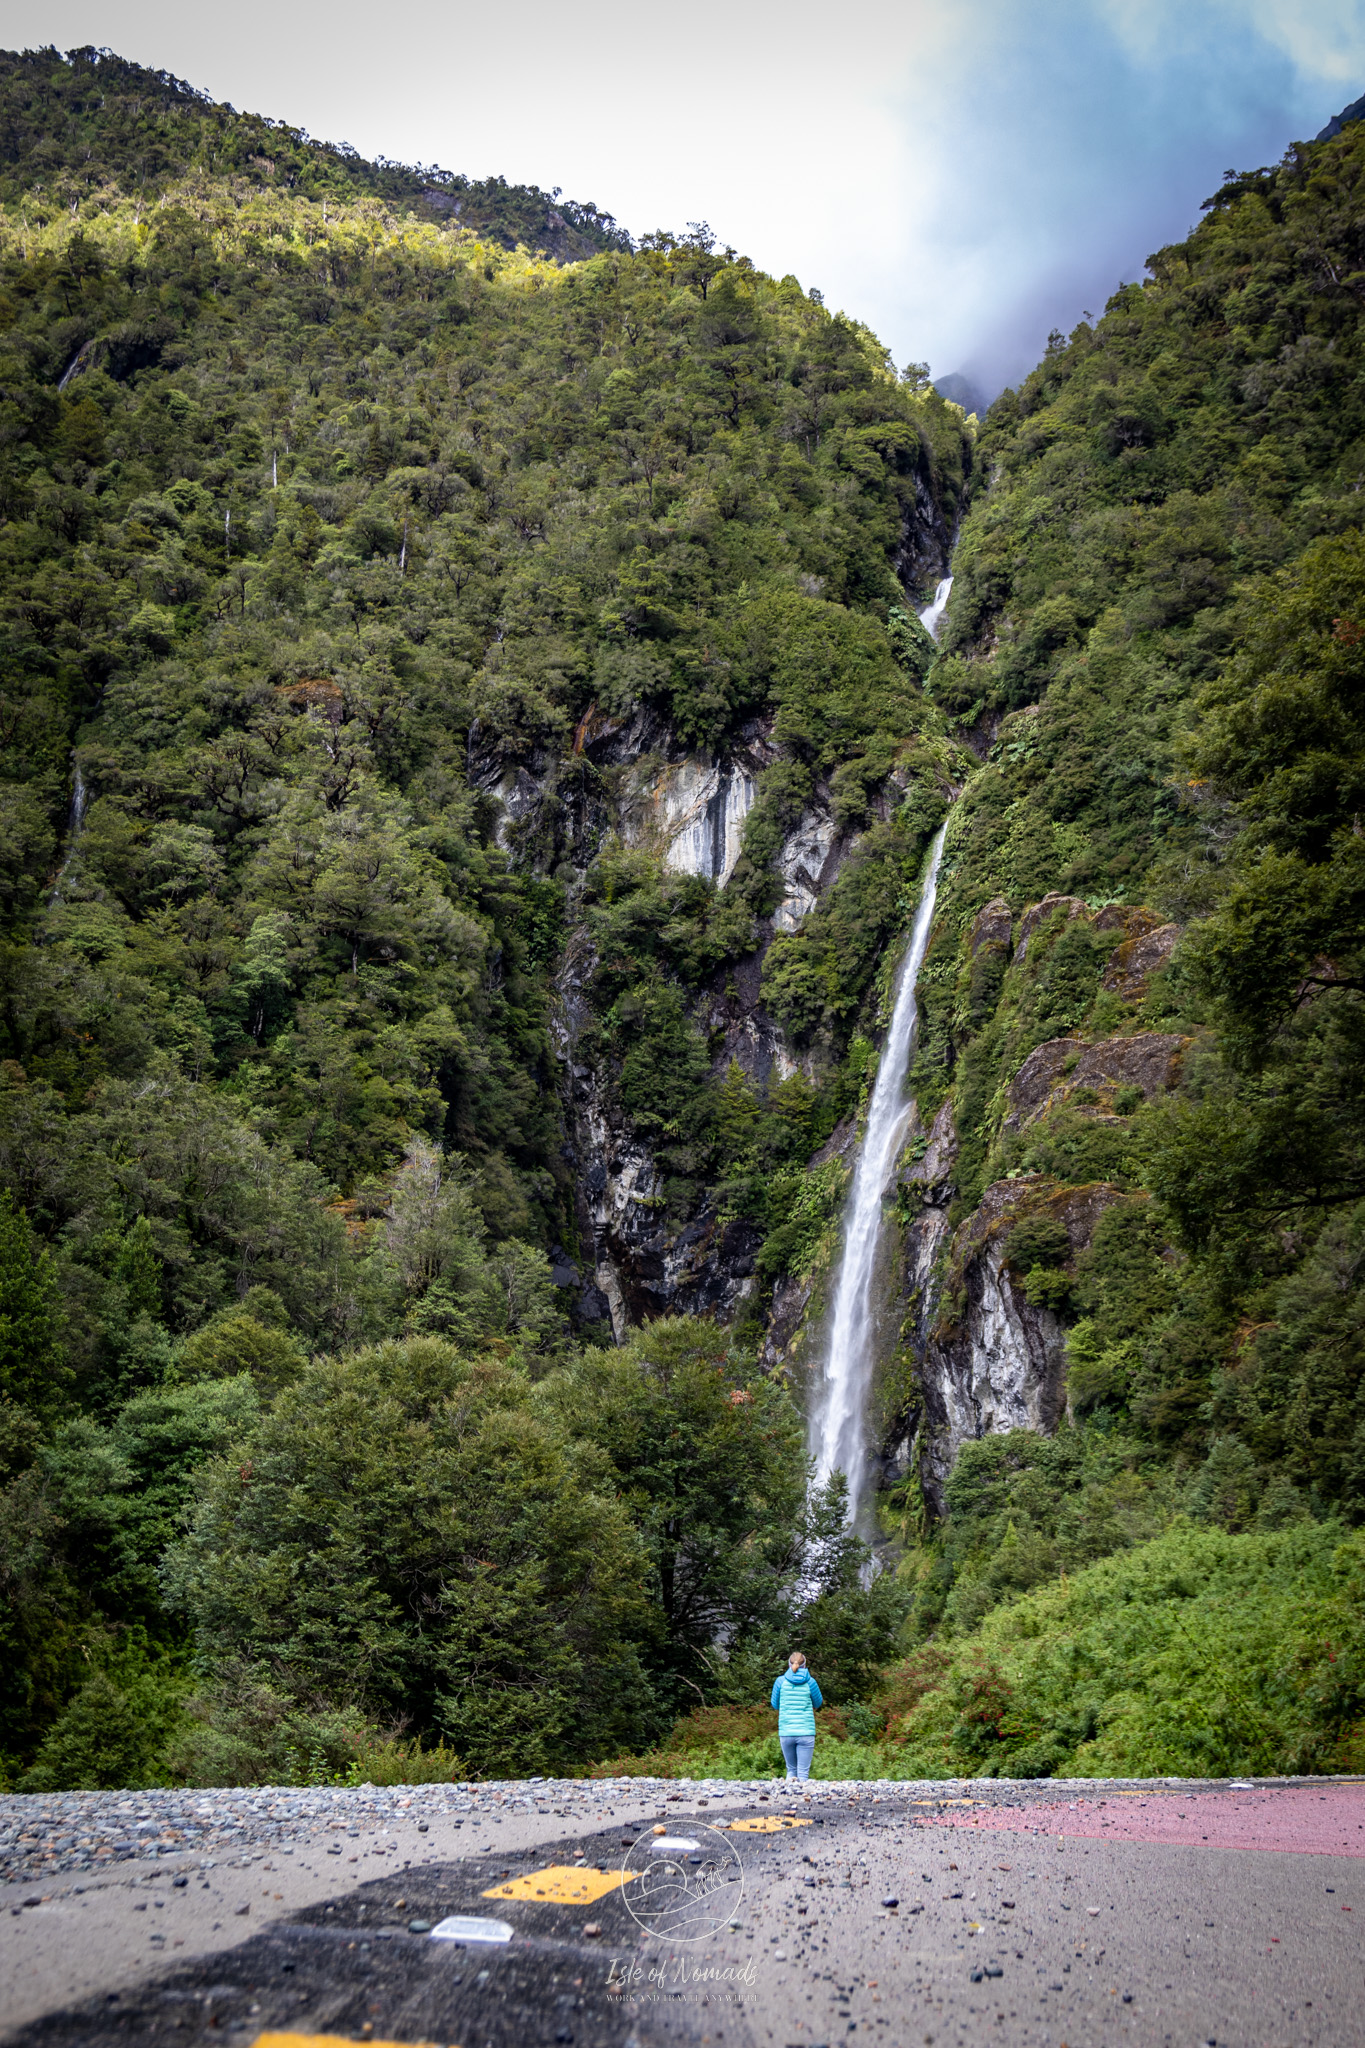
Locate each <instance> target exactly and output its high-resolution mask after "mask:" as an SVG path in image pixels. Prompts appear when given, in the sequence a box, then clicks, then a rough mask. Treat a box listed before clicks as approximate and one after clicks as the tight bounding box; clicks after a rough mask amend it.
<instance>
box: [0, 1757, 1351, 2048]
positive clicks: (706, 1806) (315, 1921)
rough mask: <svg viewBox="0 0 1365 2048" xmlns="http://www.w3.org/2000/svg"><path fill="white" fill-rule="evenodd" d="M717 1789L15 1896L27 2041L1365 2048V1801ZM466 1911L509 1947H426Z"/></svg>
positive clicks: (1332, 1785)
mask: <svg viewBox="0 0 1365 2048" xmlns="http://www.w3.org/2000/svg"><path fill="white" fill-rule="evenodd" d="M727 1790H733V1792H734V1793H736V1794H739V1795H741V1796H738V1797H734V1798H730V1797H727V1796H726V1795H725V1794H723V1793H722V1794H721V1795H720V1796H717V1788H715V1787H714V1786H712V1787H710V1788H707V1789H706V1791H705V1792H703V1791H701V1790H699V1789H697V1788H691V1787H688V1786H685V1785H677V1784H674V1785H671V1786H665V1785H662V1784H652V1785H650V1786H648V1787H645V1786H640V1787H627V1786H625V1785H622V1786H621V1787H620V1789H619V1792H618V1793H617V1794H615V1795H614V1796H615V1797H616V1799H617V1804H616V1806H615V1808H614V1810H613V1811H611V1813H610V1817H603V1816H600V1815H599V1816H594V1817H593V1823H592V1825H590V1826H589V1827H587V1829H586V1830H585V1831H581V1832H572V1831H561V1832H560V1833H558V1834H556V1833H555V1832H554V1830H555V1827H556V1826H558V1827H559V1828H560V1829H561V1830H563V1825H564V1824H563V1821H562V1820H561V1819H556V1818H550V1819H548V1820H547V1819H546V1818H545V1817H543V1816H542V1817H539V1818H537V1819H535V1820H534V1821H532V1820H523V1821H520V1822H515V1823H514V1822H513V1821H511V1820H510V1819H509V1821H508V1823H507V1824H506V1825H505V1826H504V1827H502V1828H501V1829H500V1830H499V1835H500V1837H501V1838H500V1839H498V1840H497V1841H496V1842H491V1841H489V1839H488V1837H489V1836H490V1835H491V1834H492V1833H493V1827H492V1826H491V1825H488V1826H484V1827H479V1828H477V1829H475V1830H474V1831H473V1832H474V1839H473V1840H467V1839H463V1838H460V1837H456V1836H454V1835H453V1834H452V1835H450V1837H449V1839H446V1838H444V1837H442V1836H441V1834H440V1831H439V1830H433V1829H432V1828H429V1827H424V1828H423V1829H422V1834H421V1837H419V1836H417V1835H416V1834H414V1835H413V1838H412V1840H411V1841H408V1840H406V1839H398V1838H397V1837H395V1836H394V1833H393V1831H392V1830H391V1829H387V1828H386V1829H384V1830H383V1834H384V1840H383V1841H382V1842H381V1841H379V1840H378V1839H377V1838H376V1839H375V1840H374V1841H373V1842H372V1843H371V1844H370V1846H369V1847H368V1848H366V1847H363V1846H362V1843H361V1838H360V1837H359V1836H357V1837H356V1839H355V1841H354V1842H348V1844H347V1846H348V1848H349V1849H351V1850H353V1852H354V1855H355V1863H356V1867H355V1869H354V1870H353V1871H351V1870H346V1871H343V1870H342V1869H341V1868H340V1861H341V1859H339V1858H338V1859H337V1860H336V1861H334V1862H332V1863H331V1864H330V1865H328V1864H326V1862H325V1855H326V1853H327V1852H326V1851H325V1850H321V1849H320V1850H319V1852H318V1854H317V1855H316V1857H315V1859H314V1861H313V1862H305V1861H302V1860H300V1859H296V1860H295V1863H294V1864H291V1865H290V1866H289V1867H287V1868H286V1867H285V1865H284V1860H283V1858H282V1857H281V1858H279V1859H278V1860H276V1859H274V1858H272V1859H271V1861H270V1862H268V1863H264V1864H258V1865H256V1866H254V1867H253V1868H251V1869H250V1870H243V1871H220V1870H218V1869H216V1868H209V1869H207V1870H206V1871H205V1870H196V1869H186V1870H181V1871H172V1870H170V1869H154V1870H151V1871H129V1872H127V1873H126V1874H124V1875H121V1876H115V1875H114V1874H113V1873H110V1874H109V1877H108V1880H107V1881H106V1882H105V1883H103V1884H102V1885H100V1886H94V1887H92V1886H90V1885H89V1884H86V1885H84V1886H83V1888H82V1889H81V1890H80V1891H79V1892H78V1891H77V1890H76V1888H75V1886H74V1885H71V1886H68V1887H67V1888H65V1889H62V1888H61V1887H60V1886H59V1887H57V1888H55V1889H54V1890H53V1891H52V1893H51V1894H50V1895H49V1896H47V1897H46V1898H45V1899H44V1900H43V1902H42V1903H37V1904H25V1903H24V1900H25V1899H34V1898H36V1897H37V1896H38V1895H37V1894H35V1893H34V1892H33V1890H32V1889H31V1888H30V1889H28V1890H27V1891H25V1889H24V1887H22V1886H9V1887H6V1893H7V1894H8V1895H9V1896H6V1897H5V1900H4V1902H5V1903H6V1904H7V1905H8V1906H9V1907H10V1911H9V1912H8V1913H7V1914H5V1915H4V1917H3V1920H0V1932H2V1933H3V1936H4V1940H5V1944H6V1954H5V1956H4V1958H3V1964H4V1967H5V1969H6V1970H7V1972H8V1974H7V1975H5V1976H4V1977H3V1978H0V1983H2V1984H5V1985H8V1986H9V1987H10V1990H9V1993H8V1995H9V1998H10V2002H11V2011H10V2012H9V2013H8V2014H7V2015H5V2018H6V2020H7V2022H8V2026H9V2032H8V2034H7V2037H6V2038H7V2039H9V2040H12V2041H22V2042H23V2043H24V2044H26V2048H27V2044H30V2043H31V2044H33V2048H78V2044H79V2048H113V2044H115V2043H128V2044H133V2043H137V2044H142V2043H144V2042H158V2043H166V2044H171V2043H176V2044H179V2043H184V2044H185V2048H191V2044H195V2048H197V2044H205V2048H207V2044H209V2043H213V2044H224V2043H226V2044H231V2048H252V2044H254V2043H256V2042H257V2041H260V2042H261V2044H262V2048H280V2041H278V2040H272V2037H281V2040H282V2038H283V2037H293V2040H295V2041H298V2040H301V2039H306V2038H309V2037H312V2038H314V2039H315V2038H316V2037H319V2036H330V2037H333V2038H334V2039H339V2040H341V2041H352V2042H370V2043H371V2044H375V2043H380V2042H397V2043H404V2044H416V2043H440V2044H442V2048H541V2044H545V2048H550V2044H555V2048H567V2044H573V2048H656V2044H660V2048H662V2044H674V2043H689V2044H706V2048H710V2044H712V2043H714V2044H718V2048H774V2044H776V2048H836V2044H840V2043H842V2044H845V2048H862V2043H863V2042H868V2037H870V2042H869V2048H921V2044H923V2048H958V2044H966V2043H976V2042H981V2041H990V2042H999V2043H1001V2044H1005V2048H1016V2044H1018V2048H1024V2044H1038V2048H1089V2044H1092V2043H1114V2044H1115V2048H1120V2044H1122V2048H1130V2044H1132V2048H1146V2044H1151V2048H1167V2044H1171V2048H1201V2044H1216V2048H1319V2044H1321V2048H1362V2044H1365V1946H1363V1944H1362V1928H1361V1922H1362V1920H1363V1919H1365V1862H1363V1861H1362V1858H1365V1783H1362V1782H1344V1781H1339V1780H1327V1781H1307V1782H1305V1781H1299V1782H1297V1783H1294V1784H1289V1783H1277V1784H1268V1783H1265V1782H1258V1783H1257V1784H1256V1785H1231V1786H1230V1785H1218V1784H1209V1783H1203V1784H1193V1785H1180V1784H1173V1783H1170V1782H1169V1781H1162V1782H1161V1783H1159V1784H1152V1785H1145V1786H1144V1785H1135V1784H1132V1783H1126V1784H1122V1785H1117V1784H1095V1783H1089V1784H1086V1785H1083V1786H1082V1785H1068V1786H1061V1785H1057V1784H1052V1783H1048V1784H1045V1785H1040V1784H1036V1783H1035V1784H1030V1785H1001V1784H998V1783H997V1784H988V1785H981V1784H977V1783H970V1784H966V1785H952V1786H945V1785H933V1786H924V1785H894V1786H892V1785H884V1786H858V1785H818V1786H812V1787H811V1788H810V1792H809V1794H803V1795H799V1796H797V1797H795V1798H793V1797H792V1796H791V1793H790V1791H789V1789H788V1788H786V1787H783V1786H774V1787H772V1788H771V1789H770V1790H767V1791H766V1793H765V1792H762V1791H755V1790H754V1789H752V1788H739V1787H735V1788H727ZM604 1813H605V1810H604ZM433 1837H434V1838H433ZM404 1851H410V1852H411V1853H403V1852H404ZM370 1855H373V1856H374V1858H375V1859H376V1863H377V1868H378V1874H376V1875H372V1876H369V1877H364V1878H362V1876H361V1873H360V1868H359V1866H360V1862H361V1859H362V1856H364V1857H367V1858H368V1857H369V1856H370ZM177 1880H180V1882H177ZM277 1887H278V1889H277ZM243 1905H245V1906H246V1907H247V1908H248V1910H247V1911H245V1912H244V1911H243V1910H242V1907H243ZM253 1906H254V1907H255V1909H256V1912H257V1916H258V1917H259V1912H260V1910H261V1909H262V1906H264V1909H265V1910H266V1912H267V1913H268V1914H271V1915H273V1916H274V1917H272V1918H270V1920H269V1924H267V1925H265V1926H260V1927H258V1928H257V1929H256V1931H254V1932H253V1931H250V1925H251V1918H252V1913H251V1910H250V1909H251V1908H253ZM143 1915H145V1916H146V1918H142V1917H141V1916H143ZM135 1916H136V1917H135ZM452 1916H465V1917H467V1918H476V1919H482V1920H489V1919H492V1920H495V1921H500V1922H501V1923H502V1925H503V1927H504V1928H507V1929H510V1938H509V1939H506V1940H504V1941H499V1942H488V1941H483V1940H475V1939H468V1938H466V1939H461V1940H449V1939H439V1938H434V1936H433V1929H436V1928H438V1927H439V1925H440V1923H441V1922H442V1921H443V1920H446V1919H449V1918H451V1917H452ZM158 1918H159V1920H160V1922H161V1924H160V1925H159V1926H158V1925H153V1926H152V1927H151V1929H150V1931H149V1932H148V1931H147V1929H148V1922H149V1921H153V1920H155V1919H158ZM457 1931H458V1930H457ZM144 1942H146V1943H150V1944H151V1948H152V1953H151V1958H150V1960H149V1959H148V1954H147V1949H146V1948H145V1947H143V1946H142V1945H141V1944H142V1943H144ZM120 1943H122V1944H123V1947H122V1948H120V1946H119V1944H120ZM176 1944H179V1945H181V1946H182V1952H181V1953H180V1954H179V1955H176V1954H175V1953H174V1952H173V1951H174V1945H176ZM168 1949H169V1950H170V1951H171V1952H169V1953H168ZM101 1958H104V1960H103V1961H101ZM73 1987H74V1988H75V1989H76V1990H78V1991H79V1993H80V1995H79V1996H76V1997H72V1995H71V1993H72V1989H73ZM92 1987H96V1988H92ZM98 1987H107V1988H98Z"/></svg>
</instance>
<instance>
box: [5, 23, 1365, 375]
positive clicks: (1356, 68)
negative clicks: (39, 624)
mask: <svg viewBox="0 0 1365 2048" xmlns="http://www.w3.org/2000/svg"><path fill="white" fill-rule="evenodd" d="M7 22H8V24H9V28H8V32H9V34H10V36H11V37H12V38H13V39H14V40H15V41H16V42H24V41H27V42H29V43H35V44H36V43H39V42H49V41H55V42H57V43H58V44H59V46H62V47H66V46H69V45H70V44H73V43H81V42H99V43H107V44H109V45H111V46H112V47H114V48H115V49H118V50H120V51H121V52H122V53H123V54H125V55H127V56H131V57H135V58H138V59H139V60H140V61H142V62H143V63H148V64H153V65H157V66H164V67H166V68H168V69H170V70H173V71H175V72H177V73H179V74H180V75H181V76H184V77H187V78H190V79H192V80H193V81H194V82H195V83H197V84H201V85H203V86H204V87H205V88H206V89H207V90H209V91H210V92H212V93H213V94H214V95H215V96H217V97H220V98H224V99H229V100H231V101H233V102H234V103H235V104H236V105H239V106H246V107H251V108H253V109H257V110H260V111H262V112H265V113H269V114H274V115H277V116H283V117H287V118H289V119H291V120H295V121H299V122H301V123H302V124H303V125H304V126H306V127H307V128H309V129H310V130H311V131H312V132H313V133H314V134H317V135H324V136H328V137H330V138H332V139H336V140H340V139H345V140H348V141H351V142H353V143H354V144H355V145H356V146H357V147H358V148H360V149H361V150H362V151H364V152H365V153H366V154H367V155H372V154H376V153H381V152H382V153H383V154H386V155H389V156H397V157H403V158H406V159H408V160H409V161H412V160H418V161H423V162H431V161H436V162H440V163H444V164H446V165H448V166H449V167H451V168H453V169H460V170H466V171H469V172H471V173H472V174H474V175H484V174H487V173H490V172H501V173H503V174H504V175H506V176H507V177H509V178H511V179H515V180H531V181H534V182H536V183H539V184H542V185H545V186H552V185H560V186H562V187H563V188H564V190H565V191H566V192H568V193H570V194H571V195H573V196H574V197H576V198H580V199H593V200H596V201H597V202H599V203H600V204H601V205H603V206H606V207H608V208H610V209H611V210H612V211H613V212H614V213H615V214H616V215H617V217H618V218H619V219H620V220H621V221H622V222H623V223H624V224H625V225H627V226H629V227H631V228H632V229H634V230H635V231H637V232H639V231H641V230H644V229H649V228H653V227H658V226H674V227H681V226H682V225H683V224H684V223H685V222H686V221H687V220H695V219H708V220H709V221H710V222H711V223H712V225H713V226H714V227H715V229H716V230H717V232H718V233H719V234H720V235H721V237H722V238H723V239H725V240H728V241H729V242H731V243H733V244H735V245H736V246H737V247H739V248H741V249H743V250H744V251H745V252H746V253H748V254H750V255H752V256H753V257H754V259H755V260H756V261H757V262H758V263H760V264H761V265H762V266H763V267H764V268H765V269H768V270H772V271H775V272H776V273H777V274H778V275H782V274H784V273H785V272H788V271H791V272H794V273H795V274H796V275H797V276H798V277H799V278H800V279H801V281H802V283H803V284H815V285H818V286H820V287H821V288H822V289H823V291H824V293H825V296H826V299H827V300H828V301H829V302H830V303H831V304H837V305H840V306H843V307H845V308H846V309H847V310H848V311H849V312H851V313H853V314H855V315H856V316H857V317H858V318H860V319H863V320H865V321H867V322H868V323H869V324H870V325H871V326H872V327H874V328H875V329H876V331H877V332H878V333H879V334H880V335H881V336H882V337H883V339H884V340H885V341H886V342H887V344H888V345H889V346H890V348H891V349H892V351H893V353H894V354H895V357H896V360H897V361H898V362H902V363H903V362H906V361H908V360H910V359H915V360H928V361H929V362H930V363H931V364H932V366H933V367H934V369H935V370H937V371H940V372H943V371H948V370H952V369H960V368H965V369H967V370H968V371H970V372H971V373H973V375H974V376H975V377H976V378H977V379H978V380H979V381H982V382H984V383H985V384H987V385H988V386H989V387H990V388H991V389H998V388H999V386H1000V384H1001V383H1002V382H1003V381H1005V380H1012V379H1014V378H1016V377H1018V376H1019V375H1020V374H1022V372H1023V371H1024V370H1026V369H1027V368H1028V367H1029V365H1030V364H1031V363H1032V362H1034V361H1035V360H1036V359H1037V356H1038V355H1039V353H1040V352H1041V349H1042V347H1043V344H1044V343H1045V341H1046V337H1047V334H1048V331H1049V329H1050V328H1052V327H1053V326H1059V327H1062V328H1067V327H1069V326H1070V325H1071V324H1073V322H1074V321H1075V320H1076V319H1077V318H1078V317H1079V315H1080V313H1081V312H1082V311H1083V310H1084V309H1085V308H1087V307H1089V308H1091V309H1092V310H1094V311H1096V312H1098V311H1099V310H1100V309H1101V307H1102V306H1103V303H1104V300H1105V298H1106V297H1107V296H1108V295H1109V293H1110V292H1112V291H1113V290H1114V288H1115V287H1116V286H1117V285H1118V283H1119V282H1120V281H1121V280H1123V279H1126V278H1129V277H1133V276H1136V275H1139V274H1140V272H1141V268H1142V264H1143V260H1144V258H1145V257H1146V256H1147V254H1148V252H1149V251H1151V250H1152V249H1154V248H1157V247H1159V246H1160V245H1161V244H1162V243H1164V242H1167V241H1170V240H1173V239H1175V238H1176V237H1178V236H1180V235H1182V234H1184V233H1185V232H1186V230H1187V229H1188V228H1189V227H1190V225H1191V224H1192V223H1193V221H1194V220H1195V219H1196V218H1197V217H1198V206H1199V201H1200V200H1201V199H1203V198H1204V197H1205V196H1206V195H1207V194H1208V193H1209V192H1211V191H1213V190H1214V189H1216V187H1217V186H1218V184H1220V183H1221V181H1222V175H1223V172H1224V170H1225V169H1227V168H1228V167H1229V166H1233V165H1235V166H1237V167H1244V166H1247V165H1252V164H1260V163H1267V162H1273V161H1275V160H1276V159H1277V158H1278V157H1279V156H1280V155H1281V154H1282V153H1283V150H1284V148H1285V147H1286V145H1287V144H1288V143H1289V142H1290V141H1291V140H1292V139H1294V138H1295V137H1296V136H1305V135H1313V134H1316V132H1317V130H1318V129H1319V128H1320V127H1321V126H1322V125H1323V123H1324V122H1325V121H1326V120H1327V119H1328V117H1329V116H1330V115H1331V114H1332V113H1334V112H1335V111H1336V110H1337V109H1338V108H1339V107H1340V106H1342V105H1344V104H1345V103H1346V102H1347V101H1348V100H1351V99H1354V98H1355V97H1356V96H1357V95H1358V94H1359V93H1360V92H1362V91H1365V0H845V4H844V5H843V6H842V7H841V8H838V9H833V8H831V7H830V6H829V5H828V0H822V4H820V5H816V4H815V0H790V4H786V5H783V6H778V5H777V4H776V0H695V4H694V5H693V6H692V7H691V8H689V9H687V10H678V9H675V8H671V7H670V8H664V7H661V6H658V5H655V6H654V7H652V8H650V7H642V6H641V5H639V4H638V0H632V4H631V5H629V6H627V5H626V4H625V0H577V4H576V5H574V6H571V7H566V6H565V5H563V0H523V4H522V5H521V6H520V7H518V9H517V10H516V12H515V13H514V14H513V13H509V11H508V10H506V9H495V8H490V7H488V6H486V5H484V4H480V5H478V6H475V5H473V4H471V0H454V4H453V5H452V4H450V0H439V4H438V0H408V4H407V5H406V6H405V7H404V9H403V12H402V15H401V17H398V16H395V17H393V18H392V19H388V18H386V17H383V16H382V15H380V16H377V15H376V14H375V12H374V9H373V8H372V6H370V5H369V4H368V0H366V4H364V5H362V4H361V0H337V4H335V5H330V6H328V7H327V8H325V9H324V8H323V7H321V6H319V5H317V4H315V0H308V4H299V0H239V4H238V5H237V6H235V7H234V8H233V9H232V10H230V11H229V12H227V13H224V14H215V13H214V12H213V11H211V10H208V9H204V8H186V7H184V6H183V5H182V4H181V0H175V4H174V5H172V4H171V0H10V5H9V7H8V8H7Z"/></svg>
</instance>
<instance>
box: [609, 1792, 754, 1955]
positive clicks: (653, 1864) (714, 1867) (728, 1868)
mask: <svg viewBox="0 0 1365 2048" xmlns="http://www.w3.org/2000/svg"><path fill="white" fill-rule="evenodd" d="M621 1872H622V1876H623V1878H624V1880H625V1882H624V1883H623V1884H622V1886H621V1897H622V1898H623V1899H624V1900H625V1902H626V1906H627V1908H628V1909H629V1911H630V1913H631V1914H632V1916H633V1917H634V1918H635V1919H636V1920H637V1921H638V1922H639V1924H640V1926H641V1927H643V1928H644V1929H645V1931H646V1933H648V1934H656V1935H658V1936H659V1938H660V1940H662V1941H708V1940H709V1939H710V1937H711V1936H712V1935H713V1934H715V1933H716V1932H717V1930H718V1929H719V1928H722V1927H723V1926H724V1925H725V1923H726V1921H727V1920H730V1919H732V1918H733V1917H734V1915H735V1914H736V1913H737V1912H738V1911H739V1906H740V1901H741V1900H742V1899H743V1897H744V1865H743V1864H742V1863H741V1862H740V1860H739V1851H738V1849H736V1847H735V1845H734V1843H733V1842H732V1841H731V1840H730V1838H729V1836H728V1835H724V1834H722V1833H721V1831H720V1829H719V1828H713V1827H709V1826H708V1825H707V1823H706V1822H705V1821H701V1822H699V1823H698V1824H697V1825H696V1826H693V1827H688V1828H686V1829H684V1828H679V1829H678V1831H677V1833H676V1834H673V1833H671V1832H668V1831H666V1830H665V1829H663V1828H651V1829H649V1830H648V1831H647V1832H646V1833H645V1834H643V1835H641V1836H640V1839H639V1841H638V1842H634V1843H632V1845H631V1847H630V1849H629V1850H628V1851H627V1853H626V1855H625V1856H624V1857H623V1858H622V1859H621Z"/></svg>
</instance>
